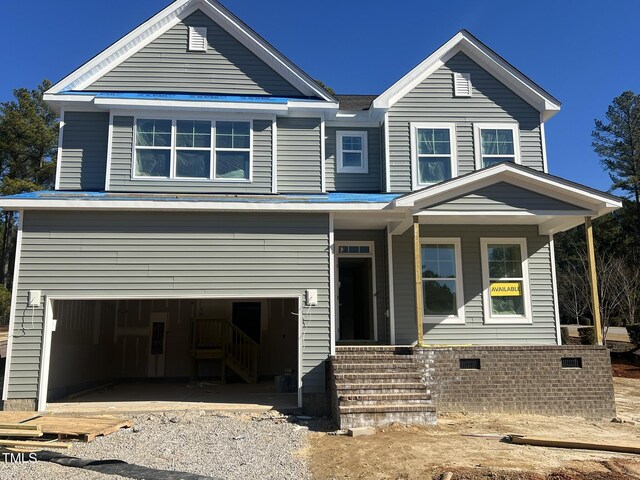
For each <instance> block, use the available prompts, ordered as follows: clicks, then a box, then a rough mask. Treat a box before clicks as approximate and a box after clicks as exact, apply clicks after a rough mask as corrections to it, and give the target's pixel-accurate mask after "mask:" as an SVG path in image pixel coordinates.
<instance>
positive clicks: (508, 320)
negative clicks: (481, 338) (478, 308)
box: [480, 237, 533, 325]
mask: <svg viewBox="0 0 640 480" xmlns="http://www.w3.org/2000/svg"><path fill="white" fill-rule="evenodd" d="M490 243H505V244H506V243H511V244H518V245H520V255H521V257H522V290H523V293H524V309H525V310H524V315H498V316H494V317H492V316H491V298H490V292H489V283H490V282H489V258H488V255H487V246H488V245H489V244H490ZM480 258H481V262H482V310H483V316H484V319H483V320H484V324H485V325H523V324H524V325H531V324H533V312H532V311H531V286H530V283H531V282H530V280H529V250H528V248H527V239H526V238H524V237H518V238H509V237H505V238H502V237H494V238H486V237H482V238H480Z"/></svg>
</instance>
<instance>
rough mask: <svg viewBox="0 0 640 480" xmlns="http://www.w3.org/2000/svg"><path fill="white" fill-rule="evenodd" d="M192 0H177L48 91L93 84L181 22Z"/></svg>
mask: <svg viewBox="0 0 640 480" xmlns="http://www.w3.org/2000/svg"><path fill="white" fill-rule="evenodd" d="M191 1H192V0H176V1H175V2H173V3H172V4H170V5H169V6H168V7H166V8H165V9H163V10H161V11H160V12H158V13H157V14H156V15H154V16H153V17H151V18H150V19H149V20H147V21H146V22H145V23H143V24H142V25H140V26H139V27H138V28H136V29H135V30H133V31H131V32H130V33H128V34H127V35H125V36H124V37H122V38H121V39H120V40H118V41H117V42H116V43H114V44H113V45H111V46H110V47H108V48H107V49H106V50H104V51H103V52H101V53H99V54H98V55H97V56H95V57H94V58H92V59H91V60H89V61H88V62H87V63H85V64H84V65H82V66H81V67H80V68H78V69H77V70H75V71H73V72H72V73H71V74H69V75H67V76H66V77H65V78H63V79H62V80H60V81H59V82H58V83H56V84H55V85H54V86H53V87H51V88H50V89H49V90H48V91H47V93H58V92H60V91H62V90H71V89H81V88H82V86H83V85H90V84H91V83H93V81H94V80H95V79H96V77H98V76H99V75H100V74H101V73H102V72H103V70H104V69H105V68H107V67H110V68H113V67H114V66H115V65H117V64H119V63H121V62H123V61H124V60H125V59H126V58H128V57H130V56H131V55H133V54H134V53H135V52H137V51H138V50H140V49H141V48H143V47H144V46H146V45H148V44H149V43H151V41H153V40H154V39H155V38H157V37H159V36H160V35H162V34H163V33H164V32H166V31H167V30H169V29H170V28H171V27H173V26H174V25H175V24H177V23H178V22H179V21H180V15H181V14H182V13H183V12H184V11H185V10H186V9H187V8H188V6H189V3H191ZM116 62H117V63H116ZM45 100H46V97H45Z"/></svg>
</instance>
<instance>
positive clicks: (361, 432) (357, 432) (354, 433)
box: [347, 427, 376, 437]
mask: <svg viewBox="0 0 640 480" xmlns="http://www.w3.org/2000/svg"><path fill="white" fill-rule="evenodd" d="M375 434H376V429H375V428H373V427H354V428H349V429H347V435H349V436H350V437H364V436H367V435H375Z"/></svg>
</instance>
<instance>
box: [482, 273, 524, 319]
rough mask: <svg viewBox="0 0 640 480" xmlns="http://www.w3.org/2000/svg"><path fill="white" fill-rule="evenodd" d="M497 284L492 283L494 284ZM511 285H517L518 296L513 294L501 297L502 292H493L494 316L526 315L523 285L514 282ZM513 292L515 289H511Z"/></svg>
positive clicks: (492, 308)
mask: <svg viewBox="0 0 640 480" xmlns="http://www.w3.org/2000/svg"><path fill="white" fill-rule="evenodd" d="M494 283H497V282H491V284H494ZM509 283H510V284H514V285H517V290H518V293H517V294H515V295H514V294H513V292H512V293H511V294H509V295H501V294H500V292H495V291H491V297H490V298H491V314H492V315H524V296H523V285H522V282H520V281H512V282H509ZM511 289H512V290H513V288H511Z"/></svg>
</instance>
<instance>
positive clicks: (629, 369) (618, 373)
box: [611, 360, 640, 379]
mask: <svg viewBox="0 0 640 480" xmlns="http://www.w3.org/2000/svg"><path fill="white" fill-rule="evenodd" d="M611 370H612V372H613V376H614V377H623V378H638V379H640V365H637V364H633V363H631V362H625V361H623V360H612V362H611Z"/></svg>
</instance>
